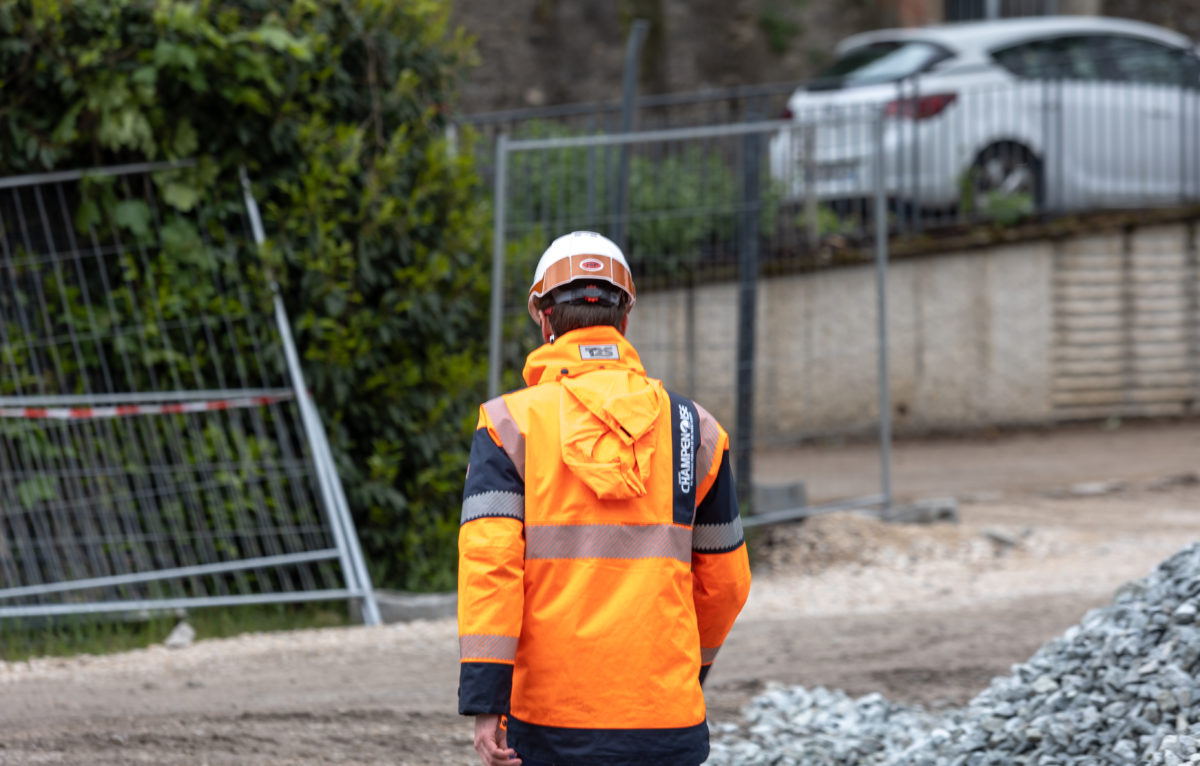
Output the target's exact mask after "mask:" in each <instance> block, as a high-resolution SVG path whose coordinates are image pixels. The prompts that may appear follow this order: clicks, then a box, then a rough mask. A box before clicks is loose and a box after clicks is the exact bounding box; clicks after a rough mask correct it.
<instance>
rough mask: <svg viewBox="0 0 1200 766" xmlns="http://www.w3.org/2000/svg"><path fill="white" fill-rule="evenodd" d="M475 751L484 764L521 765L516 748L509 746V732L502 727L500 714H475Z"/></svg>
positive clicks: (495, 765)
mask: <svg viewBox="0 0 1200 766" xmlns="http://www.w3.org/2000/svg"><path fill="white" fill-rule="evenodd" d="M475 752H477V753H479V757H480V758H482V759H483V766H521V759H519V758H517V753H516V751H515V750H511V749H509V747H508V733H507V732H505V731H504V729H501V728H500V716H498V715H477V716H475Z"/></svg>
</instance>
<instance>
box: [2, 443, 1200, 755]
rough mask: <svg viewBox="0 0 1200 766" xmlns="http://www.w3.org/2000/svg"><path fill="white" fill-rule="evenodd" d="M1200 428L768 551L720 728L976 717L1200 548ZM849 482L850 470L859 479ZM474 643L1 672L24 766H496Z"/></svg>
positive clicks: (225, 644)
mask: <svg viewBox="0 0 1200 766" xmlns="http://www.w3.org/2000/svg"><path fill="white" fill-rule="evenodd" d="M874 454H875V453H874V452H873V450H872V449H871V447H870V446H869V445H860V446H857V447H854V446H851V447H833V446H826V447H824V448H812V449H806V450H790V451H787V452H778V453H761V454H759V455H758V456H757V463H756V469H757V472H758V474H759V476H760V478H766V479H769V480H775V481H788V480H794V479H795V478H797V477H804V478H805V480H806V481H807V482H810V486H811V487H812V489H810V496H812V497H814V498H817V497H821V496H822V495H827V496H830V497H836V496H838V494H839V493H840V492H850V493H853V492H860V491H861V492H864V493H865V492H866V491H870V487H869V484H868V485H867V486H863V488H862V490H860V489H859V487H860V486H862V481H863V479H862V472H861V470H860V468H861V466H862V465H864V464H868V463H870V462H871V461H872V460H874V457H873V455H874ZM1198 457H1200V423H1196V422H1191V423H1182V424H1152V425H1144V426H1136V427H1130V426H1123V427H1121V428H1118V429H1111V430H1102V429H1100V428H1097V427H1092V428H1087V427H1080V428H1075V429H1066V430H1060V431H1055V432H1039V433H1036V434H1031V433H1025V434H993V435H989V436H985V437H976V438H972V439H964V438H957V439H946V440H922V441H919V442H906V443H901V444H900V445H898V447H897V456H896V487H897V494H898V496H900V497H901V498H902V499H912V498H918V497H927V496H954V497H957V498H958V499H959V512H960V520H959V521H958V522H957V523H943V524H936V525H894V524H884V523H882V522H879V521H877V520H875V519H873V518H868V517H865V516H861V515H854V514H844V513H842V514H831V515H827V516H821V517H817V518H814V519H810V520H809V521H808V522H806V523H804V524H800V525H792V526H786V527H776V528H772V529H770V530H763V531H759V532H757V533H755V534H754V535H753V536H752V537H751V540H750V542H751V545H752V546H753V549H754V551H755V553H756V558H757V559H758V561H759V564H758V566H757V570H756V574H755V583H754V586H753V588H752V593H751V597H750V601H749V603H748V604H747V606H746V609H745V611H744V612H743V615H742V618H741V619H740V620H739V622H738V624H737V625H736V626H735V628H734V630H733V632H732V633H731V634H730V636H729V639H728V641H727V642H726V644H725V646H724V648H723V649H722V650H721V653H720V656H719V657H718V658H717V661H716V664H715V665H714V668H713V671H712V673H711V675H710V676H709V681H708V684H707V688H706V696H707V698H708V701H709V706H710V719H711V720H713V721H725V720H735V719H736V718H737V716H738V710H739V708H740V706H741V705H743V704H744V703H745V702H746V701H747V700H748V699H749V698H750V697H751V696H753V694H755V693H756V692H757V691H759V690H761V689H762V688H763V687H764V685H765V684H766V683H767V682H770V681H780V682H784V683H789V684H790V683H797V684H804V685H807V686H817V685H825V686H829V687H836V688H841V689H844V690H846V691H847V692H849V693H851V694H854V695H859V694H865V693H868V692H873V691H879V692H882V693H883V694H884V695H886V696H887V697H889V698H891V699H894V700H897V701H902V702H917V703H921V704H925V705H927V706H930V707H940V706H945V705H957V704H961V703H963V702H965V701H966V700H968V699H969V698H970V697H971V696H973V695H974V694H975V693H977V692H978V691H980V690H981V689H982V688H983V687H984V686H985V685H986V684H987V682H988V681H989V680H990V679H991V678H992V677H993V676H995V675H997V674H1000V673H1004V672H1006V671H1007V670H1008V668H1009V667H1010V666H1011V665H1012V664H1013V663H1015V662H1020V661H1023V660H1024V659H1026V658H1028V657H1029V656H1030V655H1031V654H1032V653H1033V652H1034V650H1035V649H1036V648H1037V647H1038V646H1039V645H1041V644H1042V643H1043V642H1045V641H1046V640H1048V639H1049V638H1052V637H1053V636H1055V635H1057V634H1059V633H1061V632H1062V631H1063V630H1064V629H1065V628H1067V627H1069V626H1070V625H1072V624H1074V623H1075V622H1077V621H1078V620H1079V618H1080V617H1081V616H1082V615H1083V614H1084V613H1085V612H1086V611H1087V610H1088V609H1090V608H1092V607H1096V606H1101V605H1103V604H1105V603H1108V602H1109V601H1110V600H1111V598H1112V594H1113V592H1114V590H1115V589H1117V588H1118V587H1119V586H1120V585H1121V584H1122V583H1124V582H1126V581H1128V580H1130V579H1135V578H1137V577H1141V576H1143V575H1145V574H1146V573H1148V572H1149V571H1150V570H1151V569H1152V568H1153V567H1154V566H1155V565H1156V564H1157V563H1158V562H1159V561H1161V560H1162V559H1163V558H1165V557H1166V556H1168V555H1170V554H1171V553H1173V552H1174V551H1176V550H1178V549H1179V548H1181V547H1182V546H1183V545H1185V544H1187V543H1188V542H1191V541H1194V540H1196V539H1197V538H1198V537H1200V477H1198V476H1197V474H1196V473H1194V471H1195V470H1196V469H1197V458H1198ZM839 466H840V467H839ZM456 663H457V646H456V640H455V626H454V623H453V621H452V620H438V621H428V622H418V623H409V624H401V625H387V626H383V627H379V628H370V629H368V628H348V629H333V630H321V631H301V632H293V633H276V634H269V635H250V636H242V637H238V638H233V639H225V640H199V641H197V642H196V643H195V644H193V645H192V646H190V647H188V648H185V649H178V650H168V649H166V648H164V647H162V646H155V647H151V648H149V649H145V650H141V651H136V652H128V653H124V654H118V655H108V656H103V657H78V658H70V659H44V660H34V661H32V662H29V663H9V664H5V663H0V764H141V763H146V764H161V765H162V766H176V765H178V766H183V765H184V764H187V765H188V766H201V765H204V764H212V765H214V766H215V765H216V764H263V765H267V764H269V765H270V766H282V765H283V764H327V763H341V764H435V763H436V764H464V765H466V764H472V763H477V761H476V760H475V759H474V756H473V754H472V751H471V747H470V734H471V728H470V723H469V721H467V720H465V719H460V718H458V717H457V716H456V715H454V709H455V685H456V679H457V668H456Z"/></svg>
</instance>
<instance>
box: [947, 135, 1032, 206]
mask: <svg viewBox="0 0 1200 766" xmlns="http://www.w3.org/2000/svg"><path fill="white" fill-rule="evenodd" d="M1044 201H1045V187H1044V175H1043V172H1042V161H1041V160H1040V159H1039V158H1038V156H1037V155H1036V154H1034V153H1033V152H1032V151H1030V150H1029V149H1028V148H1026V147H1025V146H1022V145H1021V144H1018V143H1013V142H1003V143H996V144H992V145H991V146H989V147H987V148H986V149H984V150H983V151H981V152H980V153H979V154H978V155H976V157H975V161H974V162H973V163H971V167H970V169H969V170H968V171H967V175H966V178H965V179H964V183H963V188H962V191H961V201H960V207H961V209H962V211H963V213H964V214H965V215H966V217H967V218H969V219H975V220H980V219H986V220H996V221H1000V222H1011V221H1014V220H1017V219H1019V218H1023V217H1025V216H1028V215H1033V214H1034V213H1037V212H1039V211H1041V210H1042V209H1043V203H1044Z"/></svg>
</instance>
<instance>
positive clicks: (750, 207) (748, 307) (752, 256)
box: [734, 115, 762, 511]
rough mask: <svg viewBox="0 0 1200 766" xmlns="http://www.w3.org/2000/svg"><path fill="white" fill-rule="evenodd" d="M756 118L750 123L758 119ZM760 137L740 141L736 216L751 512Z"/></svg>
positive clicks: (742, 450)
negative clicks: (738, 206)
mask: <svg viewBox="0 0 1200 766" xmlns="http://www.w3.org/2000/svg"><path fill="white" fill-rule="evenodd" d="M757 117H758V116H757V115H754V116H752V117H751V118H750V121H753V120H754V119H757ZM761 147H762V134H761V133H747V134H746V136H745V137H744V138H743V140H742V195H741V197H742V204H741V212H740V214H739V216H738V219H739V220H738V341H737V343H738V347H737V390H736V397H737V416H736V417H737V439H736V440H735V442H736V443H735V454H736V460H735V462H736V465H735V467H734V468H735V470H736V472H737V478H736V481H737V494H738V502H739V503H740V504H741V505H742V506H743V508H748V509H749V510H750V511H753V508H752V507H751V504H752V502H753V489H754V477H753V456H754V340H755V331H756V328H755V325H756V321H755V319H756V309H757V304H758V271H759V269H758V219H759V209H760V207H761V200H760V189H759V165H760V164H761V163H760V157H761Z"/></svg>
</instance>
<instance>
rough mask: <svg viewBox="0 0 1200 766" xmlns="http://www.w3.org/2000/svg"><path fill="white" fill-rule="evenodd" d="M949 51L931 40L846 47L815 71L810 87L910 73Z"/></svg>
mask: <svg viewBox="0 0 1200 766" xmlns="http://www.w3.org/2000/svg"><path fill="white" fill-rule="evenodd" d="M948 55H949V54H947V53H946V51H945V50H944V49H942V48H940V47H938V46H936V45H933V44H932V43H924V42H916V41H913V42H878V43H871V44H870V45H864V46H861V47H858V48H854V49H852V50H849V51H847V52H846V53H845V54H843V55H842V56H841V57H840V58H838V60H837V61H835V62H833V64H831V65H830V66H829V67H828V68H827V69H825V71H823V72H821V74H819V75H817V78H816V80H815V81H814V82H813V84H812V86H811V89H812V90H831V89H835V88H849V87H853V86H855V85H870V84H872V83H880V82H894V81H896V80H902V79H904V78H905V77H911V76H912V75H915V74H917V73H918V72H921V71H923V70H924V69H926V68H928V67H929V66H930V65H931V64H933V63H935V62H937V61H941V60H942V59H944V58H946V57H947V56H948Z"/></svg>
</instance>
